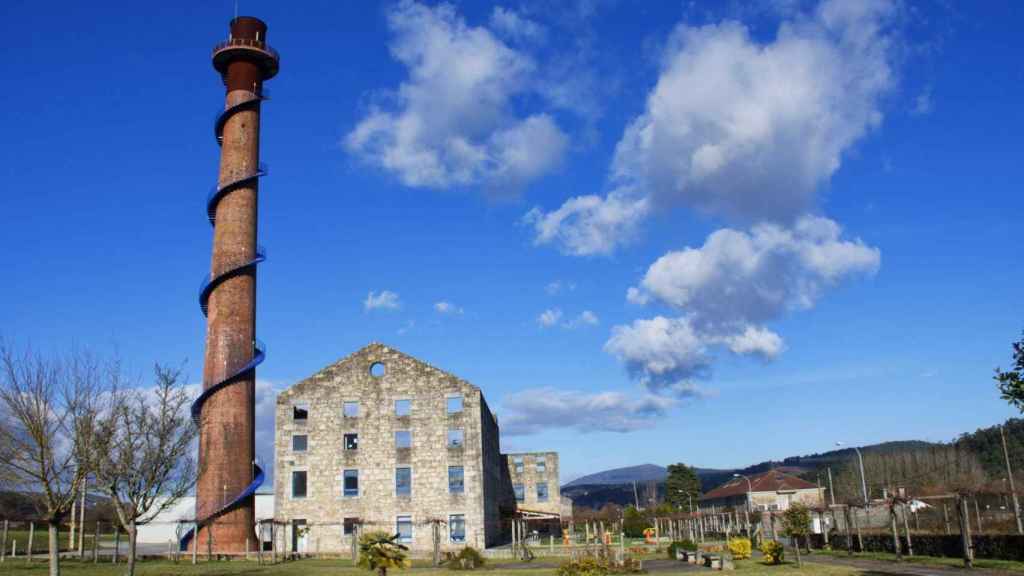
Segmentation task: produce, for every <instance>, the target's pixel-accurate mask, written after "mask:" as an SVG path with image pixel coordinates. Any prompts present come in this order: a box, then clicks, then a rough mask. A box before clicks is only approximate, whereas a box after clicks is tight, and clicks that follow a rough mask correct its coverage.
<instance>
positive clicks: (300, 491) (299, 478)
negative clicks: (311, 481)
mask: <svg viewBox="0 0 1024 576" xmlns="http://www.w3.org/2000/svg"><path fill="white" fill-rule="evenodd" d="M305 497H306V471H305V470H293V471H292V498H305Z"/></svg>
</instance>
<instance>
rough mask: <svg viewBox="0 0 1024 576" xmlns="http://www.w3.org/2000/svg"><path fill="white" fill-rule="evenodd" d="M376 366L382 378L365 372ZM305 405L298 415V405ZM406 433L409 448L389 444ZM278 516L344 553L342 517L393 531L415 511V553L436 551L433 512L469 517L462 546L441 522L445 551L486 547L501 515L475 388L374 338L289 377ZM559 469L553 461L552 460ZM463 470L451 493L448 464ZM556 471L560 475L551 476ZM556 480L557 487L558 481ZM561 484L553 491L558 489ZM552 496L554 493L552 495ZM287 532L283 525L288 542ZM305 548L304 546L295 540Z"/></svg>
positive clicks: (280, 434)
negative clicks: (349, 407)
mask: <svg viewBox="0 0 1024 576" xmlns="http://www.w3.org/2000/svg"><path fill="white" fill-rule="evenodd" d="M374 364H382V365H383V370H384V373H383V375H382V376H374V375H373V374H371V367H372V366H373V365H374ZM453 395H455V396H459V395H461V396H462V398H463V409H462V412H460V413H457V414H448V413H447V408H446V405H447V399H448V397H450V396H453ZM395 400H410V401H411V413H410V415H409V416H397V415H396V414H395ZM346 401H352V402H358V406H359V414H358V416H357V417H352V418H350V417H345V416H344V415H343V406H344V403H345V402H346ZM295 406H299V407H301V408H307V409H308V417H307V419H306V420H305V421H304V422H303V421H301V420H296V419H295V418H294V407H295ZM450 429H462V430H463V431H464V432H463V434H464V439H463V445H462V446H461V447H455V448H452V447H448V431H449V430H450ZM398 430H408V431H410V432H411V435H412V447H411V448H407V449H398V448H396V447H395V431H398ZM345 433H357V434H358V435H359V436H358V449H356V450H346V449H345V448H344V442H343V435H344V434H345ZM295 435H305V436H306V443H307V447H306V450H305V451H294V450H293V449H292V448H293V436H295ZM275 440H276V448H275V451H276V458H275V459H276V464H277V465H276V467H275V470H276V481H275V483H274V485H275V503H276V506H275V518H276V519H277V520H278V521H282V522H286V523H288V524H291V523H292V522H293V521H295V520H305V522H306V525H307V527H308V528H307V529H308V533H307V534H306V535H305V551H306V552H310V553H312V552H337V553H341V554H348V552H349V550H350V549H351V536H347V535H344V534H343V521H344V519H346V518H358V519H360V520H361V521H362V522H363V523H364V525H363V527H362V530H364V531H367V530H384V531H387V532H390V533H395V532H396V520H397V517H398V516H400V515H402V516H405V515H408V516H411V517H412V523H413V538H412V542H411V543H409V544H408V545H409V546H410V547H411V548H412V549H413V551H414V552H420V553H422V552H427V551H429V550H432V548H433V539H432V526H431V525H430V522H431V521H432V520H435V519H440V520H444V521H447V520H448V518H449V516H450V515H453V514H463V515H464V516H465V533H466V538H465V542H464V543H453V542H451V540H450V538H449V527H447V526H442V529H441V530H442V536H441V545H442V549H444V550H455V549H459V548H461V547H462V546H464V545H471V546H474V547H477V548H483V547H484V546H485V545H486V544H490V543H493V542H495V541H497V539H498V538H499V535H498V533H497V531H498V530H499V529H500V522H497V521H498V519H499V517H498V514H499V511H498V508H497V506H490V505H485V501H487V502H491V501H495V502H496V501H497V499H496V498H491V497H486V498H485V495H487V496H490V494H487V493H488V492H493V493H494V495H495V496H497V495H498V488H497V487H496V486H495V485H494V482H495V479H500V473H501V472H500V470H497V469H496V466H497V467H500V462H501V457H500V454H498V430H497V424H496V423H495V422H494V417H493V415H491V414H490V410H489V408H488V407H487V404H486V402H485V401H484V399H483V395H482V394H481V392H480V389H479V388H477V387H476V386H473V385H472V384H470V383H468V382H466V381H464V380H461V379H459V378H457V377H455V376H453V375H451V374H448V373H446V372H443V371H441V370H439V369H437V368H434V367H432V366H430V365H428V364H426V363H423V362H421V361H419V360H417V359H415V358H412V357H411V356H408V355H406V354H403V353H401V352H399V351H397V350H394V349H392V348H389V347H387V346H384V345H381V344H371V345H370V346H367V347H366V348H363V349H362V350H359V351H358V352H356V353H354V354H352V355H351V356H349V357H347V358H345V359H343V360H341V361H339V362H337V363H335V364H333V365H331V366H328V367H327V368H325V369H323V370H321V371H320V372H318V373H317V374H314V375H313V376H311V377H309V378H307V379H305V380H303V381H301V382H299V383H297V384H295V385H294V386H292V387H291V388H290V389H288V390H286V391H285V392H282V393H281V394H280V395H279V396H278V398H277V407H276V426H275ZM552 464H553V465H552V468H553V469H554V470H557V462H556V461H553V462H552ZM458 465H461V466H462V467H463V473H464V483H465V489H464V492H463V493H462V494H451V493H449V485H448V468H449V466H458ZM399 466H408V467H410V468H411V476H412V490H411V495H410V496H397V495H396V486H395V484H396V472H395V469H396V468H397V467H399ZM344 470H358V474H359V494H358V496H344V495H343V490H342V482H343V471H344ZM294 471H306V474H307V494H306V496H305V497H304V498H293V497H292V473H293V472H294ZM555 477H556V478H557V475H556V476H555ZM554 486H556V487H557V484H554ZM556 490H557V488H556ZM551 498H552V501H553V502H555V503H557V502H558V492H557V491H554V492H552V495H551ZM291 532H292V530H286V534H287V536H286V539H287V547H288V549H289V550H291V549H292V542H293V536H292V535H291ZM300 548H301V544H300Z"/></svg>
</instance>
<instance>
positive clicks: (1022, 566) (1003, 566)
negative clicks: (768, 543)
mask: <svg viewBox="0 0 1024 576" xmlns="http://www.w3.org/2000/svg"><path fill="white" fill-rule="evenodd" d="M814 553H815V554H829V555H832V556H836V557H838V558H849V557H851V556H850V555H849V554H848V553H847V552H846V551H845V550H815V551H814ZM852 558H867V559H869V560H887V561H890V562H895V561H896V555H895V554H887V553H885V552H858V553H855V554H854V555H853V556H852ZM903 561H904V562H907V563H911V564H925V565H930V566H956V567H962V566H963V565H964V561H963V558H945V557H941V556H904V557H903ZM974 567H975V568H993V569H997V570H1007V571H1013V572H1024V562H1014V561H1012V560H987V559H984V558H976V559H975V560H974Z"/></svg>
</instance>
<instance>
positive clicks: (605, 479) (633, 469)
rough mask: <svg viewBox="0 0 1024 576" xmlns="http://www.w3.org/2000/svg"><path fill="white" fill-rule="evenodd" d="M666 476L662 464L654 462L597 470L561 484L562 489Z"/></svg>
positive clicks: (641, 480)
mask: <svg viewBox="0 0 1024 576" xmlns="http://www.w3.org/2000/svg"><path fill="white" fill-rule="evenodd" d="M667 476H668V470H667V469H666V468H665V467H664V466H658V465H656V464H641V465H639V466H627V467H625V468H615V469H613V470H605V471H604V472H597V473H595V474H590V475H587V476H584V477H582V478H577V479H575V480H573V481H572V482H569V483H568V484H566V485H565V486H563V490H564V489H565V488H572V487H574V486H605V485H617V484H632V483H633V482H638V483H641V482H650V481H651V480H654V481H655V482H664V481H665V478H666V477H667Z"/></svg>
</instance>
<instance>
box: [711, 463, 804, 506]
mask: <svg viewBox="0 0 1024 576" xmlns="http://www.w3.org/2000/svg"><path fill="white" fill-rule="evenodd" d="M815 488H817V486H815V485H814V484H811V483H810V482H808V481H806V480H802V479H800V478H797V477H796V476H793V475H791V474H786V473H785V472H780V471H779V470H769V471H768V472H765V473H763V474H758V475H757V476H750V491H751V492H779V491H783V492H785V491H790V490H807V489H812V490H813V489H815ZM746 493H747V480H746V479H745V478H742V477H740V478H733V479H732V480H729V481H728V482H726V483H725V484H722V485H721V486H719V487H718V488H715V489H714V490H711V491H710V492H707V493H705V494H704V495H703V496H701V497H700V499H701V500H712V499H715V498H726V497H728V496H742V495H745V494H746Z"/></svg>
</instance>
